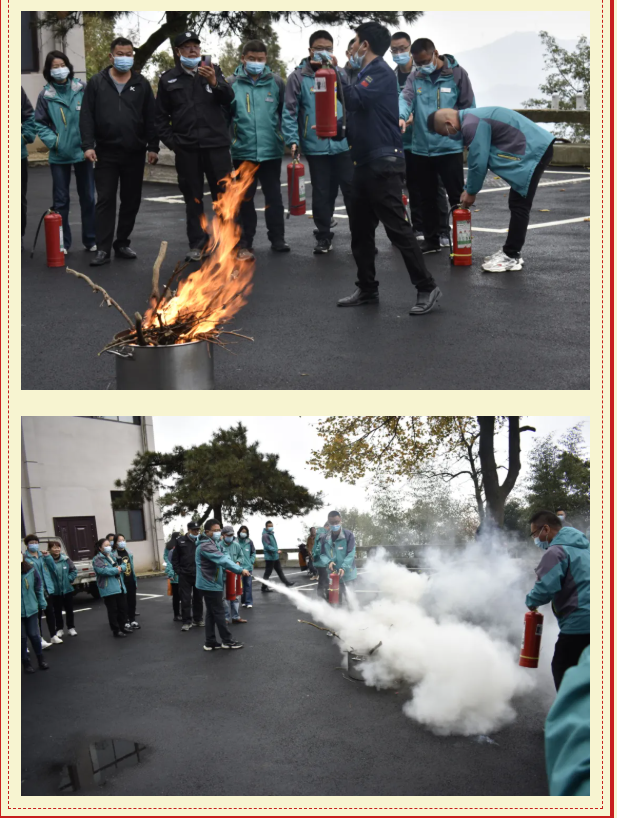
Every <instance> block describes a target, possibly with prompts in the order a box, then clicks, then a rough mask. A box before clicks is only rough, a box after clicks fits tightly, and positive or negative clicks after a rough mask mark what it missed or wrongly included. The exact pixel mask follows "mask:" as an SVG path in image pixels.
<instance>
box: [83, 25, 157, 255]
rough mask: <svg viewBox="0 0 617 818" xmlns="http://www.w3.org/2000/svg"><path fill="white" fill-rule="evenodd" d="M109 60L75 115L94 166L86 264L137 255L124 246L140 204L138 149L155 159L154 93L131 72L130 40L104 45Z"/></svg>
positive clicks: (141, 175)
mask: <svg viewBox="0 0 617 818" xmlns="http://www.w3.org/2000/svg"><path fill="white" fill-rule="evenodd" d="M109 59H110V62H111V65H110V66H108V67H107V68H104V69H103V70H102V71H100V72H99V73H98V74H95V76H94V77H92V79H91V80H90V81H89V82H88V84H87V85H86V90H85V91H84V96H83V100H82V106H81V114H80V117H79V128H80V131H81V147H82V149H83V151H84V156H85V158H86V159H88V160H89V161H90V162H96V164H95V166H94V183H95V185H96V192H97V203H96V246H97V248H98V249H97V252H96V255H95V257H94V259H93V260H92V261H91V262H90V266H91V267H100V266H101V265H102V264H109V261H110V255H111V247H112V242H113V247H114V250H115V252H116V256H119V257H120V258H126V259H134V258H137V253H136V252H135V251H134V250H132V249H131V247H130V246H129V245H130V243H131V240H130V236H131V233H132V231H133V227H134V226H135V219H136V218H137V213H138V211H139V206H140V204H141V188H142V184H143V179H144V154H145V152H146V149H147V150H148V162H149V163H150V164H151V165H155V164H156V162H157V161H158V151H159V143H158V139H157V138H156V129H155V127H154V94H153V93H152V88H151V87H150V83H149V82H148V80H147V79H146V78H145V77H143V76H142V75H141V74H137V73H136V72H135V71H132V70H131V69H132V67H133V44H132V43H131V41H130V40H127V39H125V38H124V37H118V38H117V39H115V40H114V41H113V43H112V44H111V47H110V55H109ZM118 183H119V184H120V214H119V216H118V229H117V232H116V240H115V242H114V241H113V238H114V229H115V226H116V196H117V193H118Z"/></svg>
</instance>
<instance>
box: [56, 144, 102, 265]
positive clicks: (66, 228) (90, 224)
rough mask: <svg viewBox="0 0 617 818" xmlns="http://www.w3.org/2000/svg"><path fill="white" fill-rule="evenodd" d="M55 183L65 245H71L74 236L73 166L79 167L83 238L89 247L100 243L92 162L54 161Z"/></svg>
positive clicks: (76, 179) (77, 177)
mask: <svg viewBox="0 0 617 818" xmlns="http://www.w3.org/2000/svg"><path fill="white" fill-rule="evenodd" d="M49 167H50V168H51V179H52V183H53V194H52V196H53V209H54V210H56V211H57V212H58V213H59V214H60V215H61V216H62V233H63V236H64V247H65V249H66V250H70V249H71V244H72V243H73V236H72V234H71V225H70V224H69V208H70V206H71V194H70V190H71V167H74V168H75V182H76V184H77V194H78V196H79V206H80V208H81V240H82V242H83V244H84V247H87V248H88V250H89V249H90V248H91V247H93V246H94V245H95V244H96V229H95V215H94V213H95V195H94V168H93V167H92V162H88V160H87V159H85V160H84V161H83V162H76V163H75V164H74V165H54V164H50V166H49Z"/></svg>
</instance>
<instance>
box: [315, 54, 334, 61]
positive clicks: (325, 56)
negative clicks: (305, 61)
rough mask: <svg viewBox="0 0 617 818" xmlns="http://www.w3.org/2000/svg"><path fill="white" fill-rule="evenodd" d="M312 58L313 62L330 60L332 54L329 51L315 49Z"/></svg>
mask: <svg viewBox="0 0 617 818" xmlns="http://www.w3.org/2000/svg"><path fill="white" fill-rule="evenodd" d="M313 60H314V61H315V62H332V54H330V52H329V51H315V53H314V54H313Z"/></svg>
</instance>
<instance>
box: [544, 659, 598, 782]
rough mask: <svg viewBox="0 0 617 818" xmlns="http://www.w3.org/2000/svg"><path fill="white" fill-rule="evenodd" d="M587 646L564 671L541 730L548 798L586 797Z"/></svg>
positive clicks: (587, 760)
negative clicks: (572, 665)
mask: <svg viewBox="0 0 617 818" xmlns="http://www.w3.org/2000/svg"><path fill="white" fill-rule="evenodd" d="M589 670H590V669H589V647H586V648H585V650H584V651H583V652H582V654H581V658H580V659H579V662H578V665H575V666H574V667H571V668H568V670H566V672H565V674H564V677H563V680H562V682H561V685H560V687H559V692H558V693H557V698H556V699H555V701H554V702H553V706H552V707H551V709H550V710H549V713H548V716H547V717H546V725H545V727H544V747H545V752H546V772H547V774H548V783H549V792H550V794H551V795H589V769H590V765H589V756H590V751H589V720H590V715H589Z"/></svg>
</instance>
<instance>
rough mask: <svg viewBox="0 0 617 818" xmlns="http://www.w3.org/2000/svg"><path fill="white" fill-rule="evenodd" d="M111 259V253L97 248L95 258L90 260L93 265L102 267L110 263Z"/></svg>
mask: <svg viewBox="0 0 617 818" xmlns="http://www.w3.org/2000/svg"><path fill="white" fill-rule="evenodd" d="M110 261H111V257H110V255H109V253H106V252H105V251H104V250H97V251H96V253H95V255H94V258H93V259H92V261H91V262H90V266H91V267H102V266H103V264H109V263H110Z"/></svg>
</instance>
